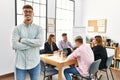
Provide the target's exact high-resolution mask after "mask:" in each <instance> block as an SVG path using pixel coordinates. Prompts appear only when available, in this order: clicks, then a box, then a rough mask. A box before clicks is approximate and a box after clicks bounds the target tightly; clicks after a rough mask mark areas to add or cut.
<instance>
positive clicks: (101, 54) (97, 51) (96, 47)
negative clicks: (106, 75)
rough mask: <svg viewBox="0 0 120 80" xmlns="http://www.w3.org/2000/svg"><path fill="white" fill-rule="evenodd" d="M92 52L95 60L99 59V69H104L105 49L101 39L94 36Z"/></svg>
mask: <svg viewBox="0 0 120 80" xmlns="http://www.w3.org/2000/svg"><path fill="white" fill-rule="evenodd" d="M92 45H93V46H92V50H93V52H94V57H95V60H98V59H101V60H102V61H101V63H100V67H99V69H103V68H106V61H107V51H106V48H105V47H104V46H103V40H102V37H101V36H99V35H97V36H95V38H94V40H93V42H92Z"/></svg>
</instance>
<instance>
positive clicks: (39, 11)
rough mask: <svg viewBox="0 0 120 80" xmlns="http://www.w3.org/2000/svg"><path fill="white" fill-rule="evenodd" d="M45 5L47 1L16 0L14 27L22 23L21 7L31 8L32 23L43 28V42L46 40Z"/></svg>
mask: <svg viewBox="0 0 120 80" xmlns="http://www.w3.org/2000/svg"><path fill="white" fill-rule="evenodd" d="M46 3H47V0H16V25H19V24H21V23H22V22H23V15H22V7H23V6H24V5H25V4H29V5H31V6H33V8H34V17H33V22H34V23H35V24H37V25H40V26H41V27H42V28H43V31H44V41H45V40H46V6H47V5H46Z"/></svg>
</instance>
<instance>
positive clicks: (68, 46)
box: [58, 33, 73, 52]
mask: <svg viewBox="0 0 120 80" xmlns="http://www.w3.org/2000/svg"><path fill="white" fill-rule="evenodd" d="M62 39H63V40H61V41H59V43H58V47H59V49H60V50H61V51H62V50H63V49H67V50H68V52H70V51H69V49H71V52H72V50H73V49H72V48H73V47H72V45H71V43H70V42H69V41H68V39H67V33H63V34H62Z"/></svg>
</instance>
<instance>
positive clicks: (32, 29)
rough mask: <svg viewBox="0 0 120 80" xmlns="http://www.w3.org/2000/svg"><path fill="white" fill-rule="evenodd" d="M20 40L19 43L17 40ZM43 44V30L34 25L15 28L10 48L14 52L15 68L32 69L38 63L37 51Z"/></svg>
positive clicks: (22, 25)
mask: <svg viewBox="0 0 120 80" xmlns="http://www.w3.org/2000/svg"><path fill="white" fill-rule="evenodd" d="M20 38H21V42H19V39H20ZM42 44H43V30H42V28H41V27H40V26H37V25H35V24H33V23H32V24H30V25H25V24H24V23H23V24H20V25H18V26H16V27H15V28H14V30H13V33H12V47H13V49H14V50H15V55H16V59H15V66H16V67H17V68H19V69H32V68H34V67H36V66H37V65H38V64H39V62H40V57H39V50H40V47H41V46H42Z"/></svg>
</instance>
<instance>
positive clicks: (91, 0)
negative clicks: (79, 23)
mask: <svg viewBox="0 0 120 80" xmlns="http://www.w3.org/2000/svg"><path fill="white" fill-rule="evenodd" d="M90 19H107V32H106V35H107V36H108V37H110V38H111V39H113V40H115V41H117V42H119V43H120V38H119V34H120V30H119V27H120V0H83V26H87V22H88V20H90ZM95 34H96V33H95ZM95 34H90V33H89V35H90V36H93V35H95ZM102 35H105V34H102Z"/></svg>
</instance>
